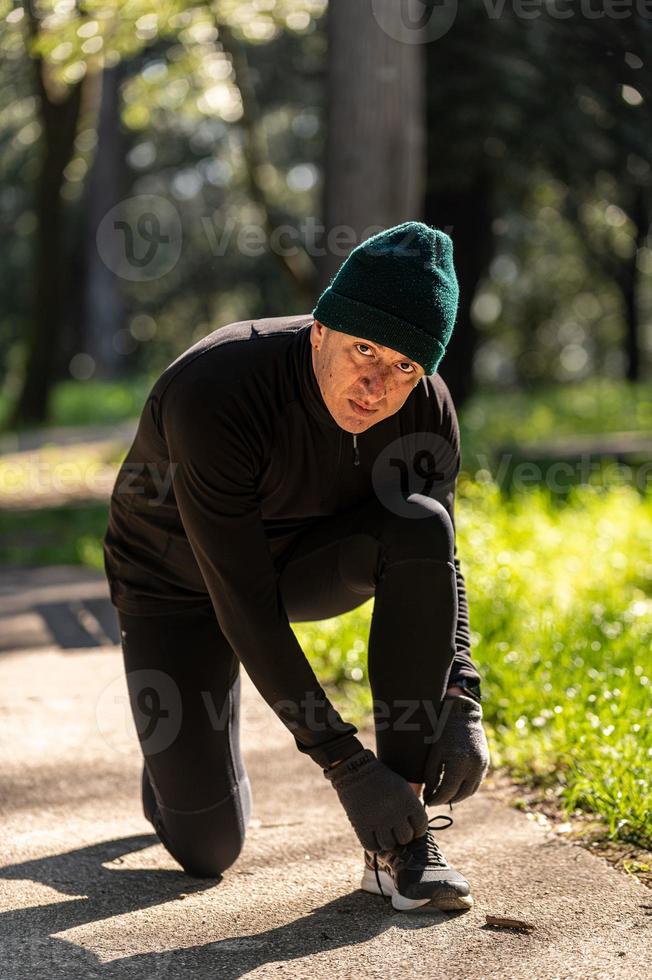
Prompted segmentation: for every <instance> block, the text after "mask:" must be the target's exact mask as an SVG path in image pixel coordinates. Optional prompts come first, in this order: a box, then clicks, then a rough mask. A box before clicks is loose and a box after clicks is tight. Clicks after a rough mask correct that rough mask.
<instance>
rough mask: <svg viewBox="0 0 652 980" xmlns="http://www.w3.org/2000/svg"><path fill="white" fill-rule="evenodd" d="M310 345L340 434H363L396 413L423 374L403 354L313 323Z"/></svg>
mask: <svg viewBox="0 0 652 980" xmlns="http://www.w3.org/2000/svg"><path fill="white" fill-rule="evenodd" d="M310 343H311V344H312V363H313V368H314V371H315V377H316V378H317V381H318V382H319V388H320V390H321V393H322V397H323V399H324V401H325V403H326V407H327V408H328V410H329V412H330V413H331V415H332V416H333V418H334V419H335V421H336V422H337V424H338V425H339V426H340V428H342V429H344V431H345V432H353V433H357V432H364V431H365V429H369V428H371V426H372V425H376V423H377V422H381V421H382V420H383V419H386V418H388V416H390V415H393V414H394V413H395V412H398V410H399V409H400V408H401V406H402V405H403V404H404V402H405V400H406V398H407V396H408V395H409V394H410V392H411V391H412V389H413V388H414V387H415V385H417V384H418V383H419V381H420V380H421V378H422V377H423V376H424V374H425V371H424V369H423V368H422V367H421V365H420V364H417V363H416V361H412V360H410V358H409V357H406V356H405V355H404V354H400V353H399V352H398V351H395V350H392V349H391V348H390V347H383V346H382V345H381V344H377V343H376V342H375V341H371V340H365V339H364V338H363V337H352V336H350V335H349V334H346V333H342V332H341V331H340V330H331V329H329V328H328V327H326V326H324V324H323V323H320V322H319V321H318V320H314V321H313V324H312V327H311V330H310ZM358 406H362V409H364V408H366V409H368V411H363V410H362V409H361V408H360V407H358Z"/></svg>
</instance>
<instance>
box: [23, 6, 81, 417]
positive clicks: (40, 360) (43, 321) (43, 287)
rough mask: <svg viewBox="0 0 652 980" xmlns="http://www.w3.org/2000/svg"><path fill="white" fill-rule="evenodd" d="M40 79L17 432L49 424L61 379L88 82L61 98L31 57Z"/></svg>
mask: <svg viewBox="0 0 652 980" xmlns="http://www.w3.org/2000/svg"><path fill="white" fill-rule="evenodd" d="M25 10H26V14H27V18H26V19H27V24H28V28H27V30H28V34H29V38H30V39H31V38H32V37H33V36H34V35H35V33H36V32H37V31H38V23H37V21H36V18H35V14H34V10H33V6H32V4H31V3H27V4H26V6H25ZM30 57H31V61H32V64H33V68H34V75H35V81H36V95H37V105H38V116H39V122H40V124H41V129H42V137H41V138H42V161H41V169H40V173H39V176H38V179H37V183H36V192H35V196H36V200H35V211H36V234H35V240H36V246H35V255H34V266H33V282H34V286H33V291H32V295H33V297H34V306H33V312H32V318H31V323H30V329H29V334H28V338H27V350H26V360H25V368H24V376H23V383H22V387H21V390H20V392H19V395H18V398H17V400H16V403H15V405H14V407H13V409H12V412H11V416H10V419H9V421H8V425H9V427H11V428H15V427H19V426H24V425H30V424H31V425H35V424H39V423H42V422H44V421H45V420H46V417H47V410H48V398H49V394H50V388H51V386H52V382H53V379H54V375H55V368H56V359H55V357H54V352H55V351H56V349H57V345H58V341H59V336H60V333H61V324H62V309H63V297H64V295H65V279H66V257H65V254H64V249H63V243H62V227H63V211H62V208H63V205H62V200H61V187H62V185H63V180H64V177H63V172H64V170H65V168H66V166H67V165H68V163H69V162H70V159H71V157H72V154H73V150H74V144H75V137H76V135H77V125H78V120H79V115H80V111H81V106H82V93H83V89H84V80H82V81H80V82H77V83H76V84H74V85H71V86H69V87H67V88H66V89H65V90H64V94H63V95H62V96H61V98H59V99H55V98H54V95H53V93H51V92H50V90H49V87H48V79H47V77H46V76H47V67H46V65H45V64H44V62H43V60H42V58H40V57H39V56H33V55H30Z"/></svg>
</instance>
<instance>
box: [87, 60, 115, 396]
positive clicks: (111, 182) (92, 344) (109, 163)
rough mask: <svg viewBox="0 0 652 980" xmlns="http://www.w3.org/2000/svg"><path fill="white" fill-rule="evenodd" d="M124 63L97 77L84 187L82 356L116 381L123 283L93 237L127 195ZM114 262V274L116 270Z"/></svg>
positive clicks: (106, 244)
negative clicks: (96, 107) (93, 136)
mask: <svg viewBox="0 0 652 980" xmlns="http://www.w3.org/2000/svg"><path fill="white" fill-rule="evenodd" d="M123 69H124V63H122V62H120V63H119V64H117V65H115V66H114V67H112V68H105V69H104V71H103V72H102V76H101V96H100V98H99V113H98V118H97V145H96V149H95V155H94V158H93V164H92V167H91V172H90V175H89V178H88V182H87V186H86V189H85V191H86V208H85V209H84V210H85V216H86V228H85V241H84V250H85V253H86V260H87V261H86V277H85V282H84V284H83V307H82V334H81V335H82V338H83V340H82V343H83V348H82V349H83V351H84V352H85V353H86V354H90V356H91V357H92V358H93V360H94V361H95V375H94V376H95V377H97V378H114V377H116V376H117V375H118V374H119V373H120V367H121V363H120V362H121V360H122V357H123V355H121V354H120V353H119V350H118V349H117V348H116V346H115V344H114V342H113V341H114V337H115V334H116V333H117V331H118V330H120V329H121V328H123V327H124V326H125V307H124V301H123V296H122V290H121V283H120V280H119V278H118V277H117V276H116V274H115V273H114V272H113V271H112V270H111V269H110V268H109V267H108V266H107V265H106V263H105V262H104V261H103V259H102V256H101V255H100V253H99V250H98V247H97V242H96V236H97V230H98V227H99V225H100V223H101V221H102V219H103V218H104V216H105V215H106V214H107V212H109V211H110V210H111V208H112V207H114V206H115V205H116V204H117V203H118V202H119V201H120V200H121V198H122V196H123V194H124V191H125V180H124V175H125V163H124V155H125V146H124V138H123V134H122V130H121V127H120V83H121V80H122V76H123ZM120 247H121V243H120V240H119V238H118V236H117V235H113V236H107V237H106V239H105V240H104V241H103V249H104V251H105V253H106V249H108V248H116V249H119V248H120ZM118 259H119V256H117V257H116V261H115V263H113V266H114V268H118V266H119V261H118Z"/></svg>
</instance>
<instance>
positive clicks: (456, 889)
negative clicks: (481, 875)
mask: <svg viewBox="0 0 652 980" xmlns="http://www.w3.org/2000/svg"><path fill="white" fill-rule="evenodd" d="M442 819H443V820H448V823H446V824H444V826H443V827H439V828H437V829H439V830H444V829H445V828H446V827H450V826H451V824H452V823H453V819H452V817H447V816H446V815H445V814H443V813H441V814H438V815H437V816H436V817H432V818H431V819H430V820H429V821H428V823H429V824H432V823H433V822H434V821H435V820H442ZM364 863H365V867H364V872H363V874H362V882H361V885H360V887H361V888H362V889H363V891H366V892H371V893H372V894H374V895H384V896H385V898H391V900H392V905H393V906H394V908H395V909H398V910H399V911H401V912H406V911H408V910H409V909H416V908H419V907H420V906H422V905H429V906H431V907H432V908H437V909H440V910H441V911H443V912H451V911H454V910H456V909H470V908H471V906H472V905H473V898H472V897H471V887H470V885H469V883H468V881H467V880H466V878H463V877H462V875H461V874H460V873H459V871H456V870H455V869H454V868H451V866H450V865H449V864H448V862H447V860H446V858H445V857H444V855H443V854H442V852H441V850H440V848H439V845H438V844H437V842H436V840H435V838H434V835H433V832H432V830H431V829H430V827H428V830H427V832H426V833H425V834H424V835H423V836H422V837H415V838H414V840H412V841H410V843H409V844H403V845H400V846H398V847H395V848H392V850H391V851H378V852H376V851H365V852H364Z"/></svg>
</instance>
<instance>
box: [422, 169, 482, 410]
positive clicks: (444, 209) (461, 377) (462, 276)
mask: <svg viewBox="0 0 652 980" xmlns="http://www.w3.org/2000/svg"><path fill="white" fill-rule="evenodd" d="M435 184H436V182H435ZM492 217H493V215H492V209H491V184H490V179H489V176H488V174H487V172H486V170H485V169H484V168H480V169H477V170H476V173H475V174H474V176H473V178H472V181H471V183H470V184H468V185H466V186H464V187H461V188H449V189H447V190H439V189H438V188H437V186H433V187H431V189H430V190H429V193H428V195H427V196H426V221H428V223H430V224H433V225H436V226H437V227H439V228H442V229H443V230H444V231H446V233H447V234H449V235H450V236H451V238H452V239H453V261H454V263H455V271H456V272H457V279H458V282H459V287H460V300H459V307H458V312H457V320H456V324H455V329H454V330H453V336H452V337H451V340H450V343H449V345H448V347H447V348H446V353H445V355H444V358H443V360H442V362H441V365H440V368H439V374H441V376H442V378H443V379H444V381H445V382H446V384H447V385H448V387H449V389H450V392H451V395H452V396H453V401H454V402H455V405H456V406H457V407H458V408H459V407H460V406H461V405H462V404H463V403H464V402H465V401H466V400H467V398H468V397H469V396H470V395H471V393H472V391H473V388H474V380H473V361H474V358H475V351H476V348H477V330H476V328H475V326H474V324H473V320H472V318H471V306H472V304H473V298H474V296H475V293H476V290H477V288H478V284H479V282H480V279H481V278H482V276H483V275H484V274H485V273H486V271H487V268H488V266H489V263H490V261H491V258H492V255H493V232H492V229H491V222H492Z"/></svg>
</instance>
